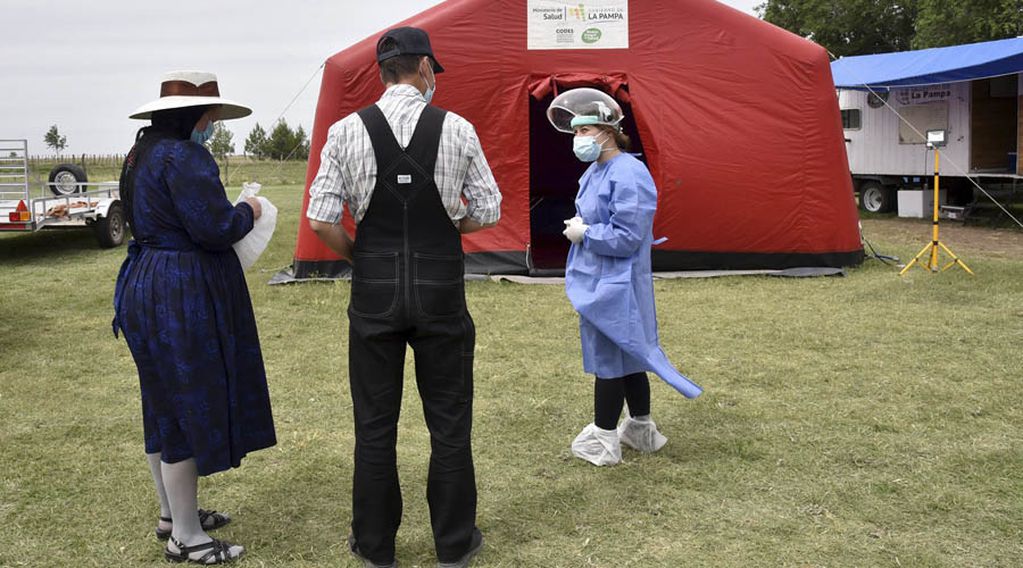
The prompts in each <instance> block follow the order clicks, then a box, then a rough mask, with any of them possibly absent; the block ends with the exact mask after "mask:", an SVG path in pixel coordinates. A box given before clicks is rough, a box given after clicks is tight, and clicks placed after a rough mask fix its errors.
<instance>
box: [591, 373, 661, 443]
mask: <svg viewBox="0 0 1023 568" xmlns="http://www.w3.org/2000/svg"><path fill="white" fill-rule="evenodd" d="M625 401H628V402H629V415H630V416H646V415H647V414H650V380H649V379H648V378H647V376H646V373H633V374H631V375H626V376H624V377H618V378H615V379H604V378H601V377H597V379H596V382H595V383H594V384H593V423H594V424H596V425H597V428H600V429H602V430H612V429H614V428H616V427H617V426H618V417H619V416H621V414H622V405H623V404H624V403H625Z"/></svg>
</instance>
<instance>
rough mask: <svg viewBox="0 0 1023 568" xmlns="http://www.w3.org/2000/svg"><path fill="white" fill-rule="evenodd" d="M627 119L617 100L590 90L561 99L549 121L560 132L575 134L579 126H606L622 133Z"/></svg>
mask: <svg viewBox="0 0 1023 568" xmlns="http://www.w3.org/2000/svg"><path fill="white" fill-rule="evenodd" d="M623 118H625V116H624V114H623V113H622V107H621V106H619V105H618V102H617V101H615V100H614V98H613V97H611V96H610V95H608V94H607V93H604V92H602V91H598V90H597V89H591V88H588V87H584V88H580V89H572V90H570V91H565V92H564V93H561V94H560V95H558V96H557V97H556V98H555V99H554V100H553V101H552V102H551V106H550V107H548V108H547V120H549V121H550V122H551V125H553V126H554V128H555V129H557V130H558V131H560V132H565V133H568V134H574V133H575V128H576V127H577V126H584V125H587V124H602V125H606V126H610V127H612V128H614V129H616V130H617V129H619V128H620V127H619V123H621V121H622V119H623Z"/></svg>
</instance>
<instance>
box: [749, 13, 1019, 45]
mask: <svg viewBox="0 0 1023 568" xmlns="http://www.w3.org/2000/svg"><path fill="white" fill-rule="evenodd" d="M757 15H759V16H760V17H761V18H763V19H764V20H766V21H768V22H770V23H772V24H774V25H776V26H778V27H781V28H785V29H786V30H789V31H790V32H793V33H795V34H798V35H800V36H803V37H805V38H808V39H810V40H813V41H814V42H816V43H818V44H820V45H822V46H824V47H825V48H827V50H828V51H830V52H831V53H832V54H834V55H835V56H837V57H842V56H846V55H868V54H873V53H887V52H892V51H906V50H910V49H926V48H930V47H944V46H948V45H960V44H965V43H974V42H979V41H990V40H997V39H1006V38H1013V37H1017V36H1020V35H1023V1H1021V0H767V1H766V2H765V3H763V4H761V5H759V6H757Z"/></svg>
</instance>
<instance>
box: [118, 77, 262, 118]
mask: <svg viewBox="0 0 1023 568" xmlns="http://www.w3.org/2000/svg"><path fill="white" fill-rule="evenodd" d="M205 105H218V106H219V107H220V111H219V115H218V118H217V120H231V119H234V118H242V117H245V116H249V115H250V114H252V109H250V108H249V107H247V106H245V105H243V104H241V103H236V102H234V101H232V100H228V99H225V98H223V97H221V96H220V87H219V86H218V85H217V76H216V75H214V74H213V73H206V72H203V71H171V72H170V73H166V74H164V76H163V78H162V79H161V81H160V98H158V99H156V100H155V101H151V102H148V103H146V104H144V105H142V106H140V107H139V108H137V109H135V112H133V113H131V115H129V116H128V118H138V119H143V120H144V119H149V118H152V117H153V113H154V112H156V111H159V110H169V109H172V108H187V107H194V106H205Z"/></svg>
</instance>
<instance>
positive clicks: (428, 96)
mask: <svg viewBox="0 0 1023 568" xmlns="http://www.w3.org/2000/svg"><path fill="white" fill-rule="evenodd" d="M430 74H431V75H433V86H432V87H431V86H430V81H427V79H426V75H423V80H424V81H426V92H425V93H423V98H424V99H426V104H430V102H431V101H433V94H434V93H436V92H437V75H436V74H434V73H433V70H432V69H431V70H430Z"/></svg>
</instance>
